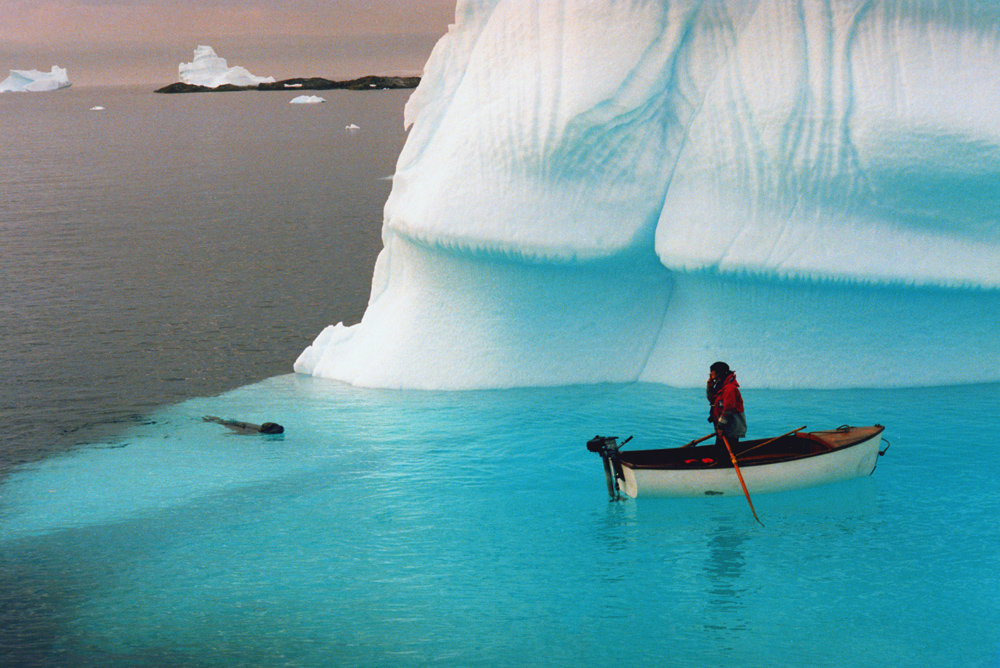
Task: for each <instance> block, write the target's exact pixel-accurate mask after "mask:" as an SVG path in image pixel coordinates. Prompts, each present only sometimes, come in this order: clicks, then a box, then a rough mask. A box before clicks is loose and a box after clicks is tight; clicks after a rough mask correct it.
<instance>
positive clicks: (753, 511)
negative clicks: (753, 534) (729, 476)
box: [719, 431, 764, 526]
mask: <svg viewBox="0 0 1000 668" xmlns="http://www.w3.org/2000/svg"><path fill="white" fill-rule="evenodd" d="M719 436H721V437H722V442H723V443H725V444H726V450H728V451H729V458H730V459H731V460H733V468H734V469H736V477H737V478H739V479H740V487H742V488H743V495H744V496H746V497H747V503H749V504H750V512H751V513H753V518H754V519H755V520H757V524H759V525H761V526H764V523H763V522H761V521H760V518H759V517H757V511H756V510H754V509H753V501H751V500H750V492H748V491H747V484H746V483H745V482H743V473H742V472H741V471H740V465H739V464H737V463H736V455H734V454H733V449H732V447H730V445H729V439H728V438H726V435H725V434H723V433H722V432H721V431H720V432H719Z"/></svg>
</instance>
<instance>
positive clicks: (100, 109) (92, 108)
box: [90, 105, 104, 111]
mask: <svg viewBox="0 0 1000 668" xmlns="http://www.w3.org/2000/svg"><path fill="white" fill-rule="evenodd" d="M90 111H104V107H102V106H100V105H98V106H96V107H91V108H90Z"/></svg>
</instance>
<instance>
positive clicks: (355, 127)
mask: <svg viewBox="0 0 1000 668" xmlns="http://www.w3.org/2000/svg"><path fill="white" fill-rule="evenodd" d="M344 129H345V130H347V131H348V132H351V133H354V132H357V131H358V130H360V129H361V126H360V125H355V124H354V123H351V124H350V125H345V126H344Z"/></svg>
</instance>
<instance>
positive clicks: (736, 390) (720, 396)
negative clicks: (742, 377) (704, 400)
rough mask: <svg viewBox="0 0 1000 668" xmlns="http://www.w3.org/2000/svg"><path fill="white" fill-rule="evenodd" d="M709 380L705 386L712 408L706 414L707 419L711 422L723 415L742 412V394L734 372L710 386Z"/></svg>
mask: <svg viewBox="0 0 1000 668" xmlns="http://www.w3.org/2000/svg"><path fill="white" fill-rule="evenodd" d="M712 385H713V384H712V382H711V381H709V383H708V387H707V388H706V394H707V395H708V401H709V402H710V403H711V404H712V409H711V411H710V412H709V414H708V419H709V421H711V422H712V423H713V424H714V423H715V422H716V421H718V419H719V418H720V417H722V416H723V415H731V414H733V413H742V412H743V395H741V394H740V384H739V383H737V382H736V374H735V373H731V374H729V375H728V376H726V378H725V380H723V381H722V384H721V385H718V386H716V387H714V388H713V387H712Z"/></svg>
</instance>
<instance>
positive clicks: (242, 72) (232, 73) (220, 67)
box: [177, 45, 274, 88]
mask: <svg viewBox="0 0 1000 668" xmlns="http://www.w3.org/2000/svg"><path fill="white" fill-rule="evenodd" d="M177 71H178V73H179V74H180V77H181V81H182V82H184V83H186V84H191V85H194V86H205V87H207V88H218V87H219V86H224V85H227V84H228V85H231V86H256V85H257V84H262V83H274V77H258V76H255V75H253V74H251V73H250V72H249V71H247V69H246V68H243V67H229V64H228V63H227V62H226V59H225V58H220V57H219V56H218V54H216V53H215V49H213V48H212V47H210V46H205V45H199V46H198V47H197V48H196V49H195V50H194V59H193V60H192V61H191V62H190V63H181V64H180V65H178V67H177Z"/></svg>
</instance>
